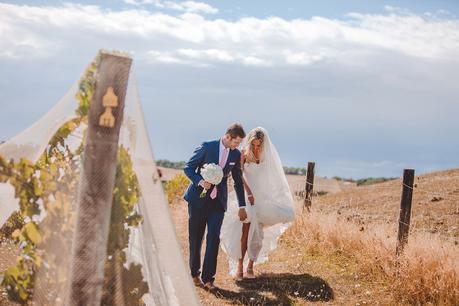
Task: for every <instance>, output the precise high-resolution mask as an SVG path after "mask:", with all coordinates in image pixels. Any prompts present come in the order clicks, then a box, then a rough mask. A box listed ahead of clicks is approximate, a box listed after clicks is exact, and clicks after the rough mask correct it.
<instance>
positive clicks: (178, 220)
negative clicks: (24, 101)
mask: <svg viewBox="0 0 459 306" xmlns="http://www.w3.org/2000/svg"><path fill="white" fill-rule="evenodd" d="M171 212H172V215H173V218H174V221H175V224H176V229H177V235H178V237H179V240H180V243H181V246H182V250H183V253H184V258H185V259H186V260H188V259H187V258H188V243H187V240H188V229H187V226H188V220H187V218H188V215H187V209H186V203H184V202H182V203H177V204H173V205H172V206H171ZM203 249H204V247H203ZM255 270H256V273H257V275H258V278H257V279H255V280H244V281H242V282H235V281H234V280H233V279H232V278H231V277H230V276H229V275H228V265H227V260H226V255H225V253H224V252H223V251H221V250H220V252H219V258H218V267H217V275H216V282H215V284H216V285H217V286H218V287H220V288H221V289H220V290H219V291H218V292H217V293H215V294H211V293H209V292H207V291H205V290H203V289H200V288H197V292H198V295H199V298H200V300H201V303H202V304H203V305H228V304H249V305H260V304H263V305H292V304H295V305H308V304H314V305H315V304H323V303H325V304H329V305H365V304H367V305H370V304H371V305H387V304H388V303H389V300H388V299H387V298H386V297H385V296H386V295H387V292H386V289H385V286H384V284H373V283H371V280H370V278H369V277H368V276H365V275H358V273H357V272H356V271H358V266H357V264H356V263H352V262H350V261H349V259H345V258H340V257H334V258H325V257H323V256H320V255H313V254H307V253H303V252H302V251H301V246H296V245H289V243H288V241H283V240H282V239H281V241H280V244H279V247H278V248H277V249H276V250H275V251H274V252H273V253H272V254H271V256H270V260H269V261H268V262H267V263H264V264H261V265H258V266H256V267H255Z"/></svg>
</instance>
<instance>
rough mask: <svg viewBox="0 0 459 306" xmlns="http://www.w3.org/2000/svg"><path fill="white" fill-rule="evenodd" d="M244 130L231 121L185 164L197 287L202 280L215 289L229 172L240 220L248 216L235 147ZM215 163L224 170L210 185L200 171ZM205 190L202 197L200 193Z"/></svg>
mask: <svg viewBox="0 0 459 306" xmlns="http://www.w3.org/2000/svg"><path fill="white" fill-rule="evenodd" d="M244 137H245V132H244V129H243V128H242V126H241V125H240V124H238V123H234V124H232V125H231V126H230V127H228V129H227V130H226V133H225V135H224V136H223V137H222V138H221V139H219V140H215V141H209V142H203V143H202V144H201V146H199V147H198V148H196V149H195V151H194V152H193V156H191V158H190V160H189V161H188V162H187V163H186V165H185V169H184V172H185V174H186V175H187V176H188V178H189V179H190V180H191V184H190V186H188V189H187V190H186V192H185V196H184V198H185V200H186V201H187V202H188V216H189V218H188V232H189V244H190V270H191V276H192V277H193V282H194V284H195V285H196V286H201V285H203V283H204V288H206V289H208V290H215V289H217V288H216V287H215V286H214V284H213V282H214V279H215V278H214V276H215V272H216V270H217V256H218V247H219V244H220V228H221V226H222V222H223V217H224V214H225V211H226V203H227V198H228V186H227V180H228V176H229V175H230V173H231V174H232V176H233V180H234V189H235V191H236V194H237V199H238V202H239V207H240V209H239V219H241V221H243V220H245V219H246V218H247V214H246V211H245V209H244V206H245V195H244V185H243V181H242V170H241V152H240V151H239V150H238V149H237V147H239V145H240V143H241V141H242V139H243V138H244ZM211 163H214V164H216V165H220V167H221V168H222V169H223V174H224V176H223V179H222V181H221V182H220V184H218V185H216V186H215V185H211V184H210V183H209V182H207V181H205V180H204V179H203V178H202V176H201V174H200V172H201V169H202V167H203V166H204V164H211ZM204 189H206V190H207V193H206V195H205V197H204V198H201V197H200V194H201V192H202V191H203V190H204ZM206 226H207V237H206V252H205V255H204V263H203V266H202V276H201V279H202V281H201V280H200V279H199V275H200V268H201V245H202V239H203V237H204V231H205V229H206Z"/></svg>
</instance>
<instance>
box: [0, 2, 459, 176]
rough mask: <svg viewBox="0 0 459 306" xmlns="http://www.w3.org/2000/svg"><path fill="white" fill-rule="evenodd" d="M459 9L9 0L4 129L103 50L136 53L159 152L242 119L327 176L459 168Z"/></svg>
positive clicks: (3, 30) (0, 103) (2, 15)
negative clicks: (208, 115)
mask: <svg viewBox="0 0 459 306" xmlns="http://www.w3.org/2000/svg"><path fill="white" fill-rule="evenodd" d="M458 15H459V4H457V2H455V1H320V4H318V2H317V1H282V2H281V1H276V2H274V1H206V2H197V1H185V2H183V1H161V0H123V1H79V2H73V3H70V2H68V1H66V2H62V1H3V2H0V69H1V72H2V75H3V76H4V77H2V78H1V79H0V107H1V109H2V112H1V113H0V139H3V140H4V139H7V138H9V137H12V136H13V135H15V134H16V133H18V132H19V131H21V130H23V129H24V128H26V127H27V126H29V125H30V124H31V123H32V122H34V121H35V120H37V119H38V118H39V117H40V116H41V115H43V114H44V113H45V112H46V111H47V110H48V109H49V108H50V107H51V106H52V105H53V104H54V103H56V102H57V101H58V99H59V98H60V97H61V96H62V95H63V94H64V93H65V92H66V91H67V90H68V88H69V87H70V85H71V84H72V83H73V82H74V81H75V80H77V79H78V77H79V75H80V73H81V72H82V70H83V69H84V67H85V66H86V64H87V63H88V62H89V61H91V59H92V58H93V57H94V55H95V54H96V52H97V50H98V49H100V48H105V49H120V50H124V51H128V52H131V54H132V56H133V58H134V73H135V75H136V78H137V80H138V82H139V89H140V95H141V99H142V104H143V108H144V110H145V117H146V120H147V125H148V128H149V133H150V136H151V140H152V144H153V149H154V152H155V155H156V157H157V158H167V159H170V160H185V159H187V158H188V157H189V154H190V153H191V151H192V150H193V148H194V147H195V146H196V145H197V144H199V143H200V142H201V141H202V140H206V139H214V138H218V137H219V136H220V134H221V133H222V132H223V131H224V129H225V127H226V126H227V125H228V124H230V123H231V122H233V121H241V122H242V123H243V124H244V125H245V127H246V129H247V130H248V129H250V128H253V127H256V126H264V127H265V128H267V129H268V130H269V131H270V132H271V135H272V138H273V141H274V143H275V144H276V146H277V147H278V150H279V152H280V155H281V158H282V160H283V161H284V164H286V165H288V166H302V165H304V164H305V163H306V162H307V161H310V160H313V161H316V163H317V166H316V167H317V173H318V174H319V175H326V176H333V175H339V176H346V177H354V178H359V177H366V176H399V175H401V173H402V170H403V168H407V167H413V168H415V169H416V170H417V172H418V173H423V172H428V171H433V170H439V169H447V168H453V167H458V166H459V159H458V156H459V142H458V141H457V136H456V133H457V132H456V131H457V130H459V121H458V120H457V117H458V115H459V101H458V100H459V86H457V81H458V80H459V72H458V71H459V60H458V56H457V54H459V20H458V17H457V16H458ZM203 113H209V114H212V116H211V117H208V118H206V119H205V120H203V118H202V116H203Z"/></svg>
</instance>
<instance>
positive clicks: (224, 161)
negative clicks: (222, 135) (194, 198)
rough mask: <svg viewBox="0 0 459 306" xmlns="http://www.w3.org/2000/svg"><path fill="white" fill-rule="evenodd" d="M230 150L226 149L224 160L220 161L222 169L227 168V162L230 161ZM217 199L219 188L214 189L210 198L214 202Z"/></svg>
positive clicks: (223, 155)
mask: <svg viewBox="0 0 459 306" xmlns="http://www.w3.org/2000/svg"><path fill="white" fill-rule="evenodd" d="M228 152H229V150H228V148H225V149H224V150H223V154H222V158H221V159H220V163H219V165H220V167H221V168H222V169H223V168H225V165H226V160H227V159H228ZM216 197H217V186H214V189H212V192H211V193H210V198H211V199H212V200H213V199H215V198H216Z"/></svg>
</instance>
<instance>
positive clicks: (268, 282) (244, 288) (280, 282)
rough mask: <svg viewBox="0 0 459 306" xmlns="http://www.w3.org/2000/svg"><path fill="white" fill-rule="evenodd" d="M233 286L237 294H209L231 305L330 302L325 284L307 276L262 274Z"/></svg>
mask: <svg viewBox="0 0 459 306" xmlns="http://www.w3.org/2000/svg"><path fill="white" fill-rule="evenodd" d="M236 284H237V285H238V286H239V287H240V288H241V290H240V292H234V291H229V290H225V289H218V290H217V291H215V292H213V294H214V295H215V296H216V297H217V298H221V299H225V300H228V301H229V302H232V303H234V304H239V303H242V304H245V305H260V304H263V305H279V304H282V305H289V304H292V303H293V302H294V301H298V300H304V301H310V302H317V301H330V300H332V299H333V289H332V288H331V287H330V286H329V285H328V284H327V282H326V281H324V280H323V279H321V278H319V277H315V276H312V275H309V274H291V273H284V274H262V275H260V276H258V277H257V278H256V279H250V280H249V279H245V280H243V281H240V282H236Z"/></svg>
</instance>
